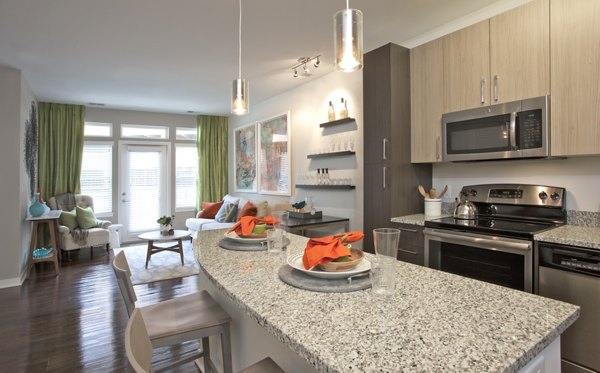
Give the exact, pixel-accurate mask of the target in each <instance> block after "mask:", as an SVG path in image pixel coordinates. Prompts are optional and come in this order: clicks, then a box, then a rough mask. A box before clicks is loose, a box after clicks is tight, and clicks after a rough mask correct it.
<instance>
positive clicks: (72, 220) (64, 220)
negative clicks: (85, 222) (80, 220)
mask: <svg viewBox="0 0 600 373" xmlns="http://www.w3.org/2000/svg"><path fill="white" fill-rule="evenodd" d="M60 225H64V226H65V227H67V228H69V229H70V230H72V229H75V228H77V227H78V225H77V210H76V209H73V210H71V211H63V212H61V213H60Z"/></svg>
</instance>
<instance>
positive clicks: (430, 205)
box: [425, 198, 442, 216]
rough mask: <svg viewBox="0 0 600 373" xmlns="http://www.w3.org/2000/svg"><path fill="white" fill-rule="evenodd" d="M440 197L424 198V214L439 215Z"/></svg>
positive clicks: (440, 210) (440, 209) (440, 207)
mask: <svg viewBox="0 0 600 373" xmlns="http://www.w3.org/2000/svg"><path fill="white" fill-rule="evenodd" d="M441 215H442V199H441V198H435V199H425V216H441Z"/></svg>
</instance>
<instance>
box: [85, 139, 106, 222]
mask: <svg viewBox="0 0 600 373" xmlns="http://www.w3.org/2000/svg"><path fill="white" fill-rule="evenodd" d="M112 150H113V144H112V143H107V142H91V141H86V142H85V143H84V144H83V159H82V162H81V177H80V180H81V194H87V195H89V196H91V197H92V198H93V199H94V211H95V213H96V215H97V216H102V215H104V216H111V215H112V212H113V210H112V161H113V157H112Z"/></svg>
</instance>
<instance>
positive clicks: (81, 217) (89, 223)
mask: <svg viewBox="0 0 600 373" xmlns="http://www.w3.org/2000/svg"><path fill="white" fill-rule="evenodd" d="M75 210H77V224H79V227H80V228H84V229H89V228H94V227H95V226H97V225H98V222H97V221H96V215H94V211H93V210H92V208H91V207H86V208H84V209H83V208H81V207H79V206H77V207H75Z"/></svg>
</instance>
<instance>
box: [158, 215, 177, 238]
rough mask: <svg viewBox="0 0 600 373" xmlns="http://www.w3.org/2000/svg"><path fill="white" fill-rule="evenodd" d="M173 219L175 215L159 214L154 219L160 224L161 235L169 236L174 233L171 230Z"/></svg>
mask: <svg viewBox="0 0 600 373" xmlns="http://www.w3.org/2000/svg"><path fill="white" fill-rule="evenodd" d="M174 221H175V215H171V216H161V217H160V218H158V220H157V221H156V222H157V223H158V224H160V234H162V235H163V236H170V235H172V234H174V233H175V231H174V230H173V222H174Z"/></svg>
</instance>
